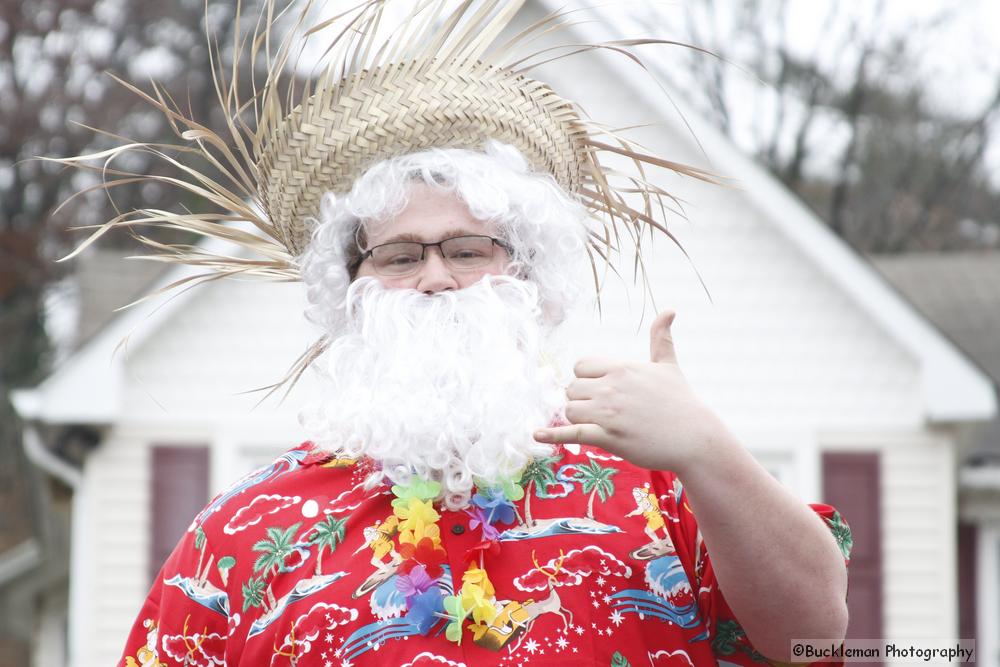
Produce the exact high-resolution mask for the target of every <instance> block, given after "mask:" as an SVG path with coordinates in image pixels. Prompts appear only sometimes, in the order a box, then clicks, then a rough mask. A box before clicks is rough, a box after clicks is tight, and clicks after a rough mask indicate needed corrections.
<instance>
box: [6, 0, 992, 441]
mask: <svg viewBox="0 0 1000 667" xmlns="http://www.w3.org/2000/svg"><path fill="white" fill-rule="evenodd" d="M538 4H539V6H540V8H542V9H543V10H545V11H557V10H559V9H560V8H561V4H560V3H559V2H556V0H538ZM591 11H592V12H593V13H594V14H596V15H597V17H598V18H599V19H600V20H599V21H597V22H596V23H597V24H600V25H602V26H603V28H604V29H603V30H601V31H600V33H598V32H597V28H596V27H595V22H583V21H579V22H576V23H575V24H574V27H573V28H572V30H574V31H576V32H577V34H578V36H579V37H581V38H582V40H583V41H585V42H599V41H602V40H605V39H607V38H608V37H609V35H608V33H607V30H610V31H611V32H612V33H615V32H617V33H618V34H617V35H612V37H615V36H617V37H624V36H625V35H626V33H627V32H629V30H628V29H627V27H626V26H624V25H623V24H622V22H621V19H620V17H618V16H616V14H617V12H609V11H608V9H607V7H596V8H593V9H592V10H591ZM596 55H597V57H601V58H604V57H609V56H608V55H607V54H605V53H598V54H596ZM609 64H610V66H612V67H615V68H616V72H620V75H621V76H620V81H621V82H622V85H623V86H628V87H629V88H630V92H631V94H633V95H635V96H641V97H645V98H647V99H648V101H649V103H650V104H651V105H653V106H654V108H655V107H663V102H664V100H663V98H662V96H663V93H662V92H661V91H660V90H659V89H658V88H657V87H656V86H651V85H649V79H648V75H647V74H646V72H644V71H643V70H641V69H640V68H639V67H637V66H636V65H634V64H633V63H631V62H627V61H626V60H625V59H624V58H621V57H620V56H619V57H618V58H616V59H614V60H610V61H609ZM647 65H649V66H650V67H652V68H653V69H654V70H655V68H656V67H657V61H655V60H654V59H652V58H650V59H648V62H647ZM660 66H663V65H662V64H660ZM660 78H661V81H662V80H664V78H663V77H662V76H661V77H660ZM671 103H672V105H673V107H674V108H676V109H677V110H678V111H679V113H680V115H681V116H683V118H684V120H685V122H686V123H687V124H688V126H689V127H690V129H691V131H692V132H693V134H694V135H695V136H697V138H698V141H699V142H700V144H701V146H702V147H703V148H704V150H705V153H706V154H707V155H709V156H711V158H712V160H713V162H714V165H713V169H714V170H715V171H722V172H724V175H725V176H727V177H730V178H731V179H733V180H734V181H736V183H737V184H738V185H739V186H741V189H742V191H743V194H744V196H745V197H746V199H747V203H748V205H750V206H754V207H756V208H758V209H759V210H760V211H762V212H763V216H762V217H763V218H764V219H766V220H767V221H768V222H769V223H771V224H773V225H774V226H775V227H776V228H777V229H778V230H779V231H780V232H781V233H783V234H784V235H785V236H786V237H787V238H788V239H789V240H790V241H791V242H792V243H794V244H795V245H796V246H797V247H798V249H799V250H800V251H801V252H802V253H803V255H804V256H806V257H808V258H809V259H810V260H811V261H812V262H813V264H814V265H815V266H816V267H817V268H818V270H820V271H822V272H824V273H825V274H826V275H828V276H829V277H830V279H831V280H832V281H833V282H834V283H835V284H837V285H838V286H839V287H840V288H841V289H842V290H843V291H844V292H845V293H846V294H847V295H848V296H850V297H851V298H852V299H853V300H854V301H855V302H856V303H857V305H858V306H859V307H860V308H862V309H863V310H865V311H866V312H867V313H868V315H869V317H870V318H871V319H872V321H873V322H875V323H876V324H878V325H880V326H882V327H883V328H884V329H885V330H886V331H887V332H888V333H889V334H890V335H891V336H892V337H893V338H894V339H895V340H896V341H898V342H899V344H900V345H901V346H902V347H903V348H904V349H906V350H907V351H908V352H909V353H910V354H911V355H912V356H913V357H914V358H915V359H916V360H917V361H918V363H919V366H920V368H921V371H922V376H921V389H922V393H923V396H924V405H925V410H926V414H927V416H928V419H929V420H930V421H967V420H972V421H983V420H987V419H990V418H992V417H993V416H994V414H995V413H996V396H995V393H994V391H993V383H992V381H991V380H990V378H989V377H988V376H987V375H986V374H985V373H984V372H983V371H982V370H981V369H980V368H979V367H978V366H977V365H976V364H974V363H972V362H971V361H970V360H969V359H968V358H967V357H966V356H965V355H964V354H963V353H962V352H961V351H960V350H959V349H958V348H957V347H956V346H955V345H954V344H953V343H952V342H951V341H949V340H948V339H947V338H946V337H945V336H943V335H942V334H941V332H940V331H939V330H938V329H937V328H935V327H934V326H932V325H931V324H930V323H929V322H928V321H927V319H926V318H925V317H923V316H922V315H921V314H920V313H919V312H918V311H917V310H916V309H915V308H914V307H913V306H912V305H911V304H910V303H909V302H908V301H906V299H904V298H902V297H901V296H900V295H899V294H898V293H897V292H896V291H895V290H893V289H892V288H891V287H890V286H889V285H888V284H887V282H886V281H885V280H884V279H883V278H882V277H881V276H880V274H879V273H878V272H877V271H876V270H875V269H874V268H872V267H871V266H870V265H869V264H868V263H867V262H866V261H865V260H864V259H863V258H862V257H859V256H858V255H857V254H856V253H855V252H854V251H853V250H851V249H850V248H849V247H848V246H847V245H846V244H845V243H844V242H843V241H842V240H840V239H839V238H838V237H837V236H835V235H834V234H833V232H831V231H830V230H829V228H828V227H827V226H826V225H825V224H823V222H822V221H821V220H819V219H818V218H817V217H816V216H815V215H814V214H813V213H812V212H811V211H810V210H809V209H808V208H807V207H806V206H805V205H804V204H803V203H802V202H801V201H800V200H799V199H798V198H797V197H796V196H795V195H793V194H792V193H791V192H789V190H788V189H787V188H786V187H784V186H783V185H782V184H781V183H780V182H778V180H777V179H775V178H774V177H773V176H771V175H770V174H769V173H768V172H767V171H766V170H765V169H764V168H763V167H762V166H760V165H758V164H757V163H755V162H754V161H753V160H752V159H750V158H749V157H747V156H746V155H744V154H743V153H741V152H740V151H739V150H738V149H737V148H736V147H735V146H734V145H733V144H732V143H731V142H730V141H729V140H728V139H727V138H725V137H724V136H723V135H722V134H721V133H720V132H719V131H718V130H716V129H715V128H714V127H713V126H712V125H711V124H710V123H708V122H707V121H705V120H704V119H702V118H701V116H700V115H699V114H697V113H695V112H694V111H693V110H692V109H691V108H689V107H688V106H687V105H686V103H685V102H684V101H683V99H682V98H681V96H680V95H673V96H672V100H671ZM192 273H194V271H193V270H192V269H190V268H187V267H176V268H174V269H172V270H171V271H170V272H168V274H167V275H165V276H164V277H162V279H161V280H160V281H159V283H160V284H167V283H169V282H172V281H174V280H178V279H180V278H182V277H184V276H187V275H191V274H192ZM196 291H197V290H187V291H184V292H183V293H181V294H179V295H177V296H175V297H174V298H172V299H170V300H169V301H166V302H163V300H151V301H153V302H146V303H144V304H141V305H139V306H137V307H135V308H130V309H128V310H127V311H125V312H123V313H121V314H120V315H119V317H117V318H116V319H114V320H112V322H111V323H110V324H109V325H108V326H107V327H105V329H104V330H103V331H101V333H100V334H99V335H97V336H95V337H94V338H93V339H91V341H89V343H88V344H87V345H85V346H84V347H83V348H82V349H81V350H80V351H79V352H78V353H77V354H76V355H74V356H73V357H72V358H71V359H70V360H69V362H68V363H67V364H66V365H64V366H63V368H61V369H60V370H58V371H56V372H55V373H54V374H53V375H52V376H50V377H49V378H48V379H46V380H45V381H44V382H43V383H42V384H41V385H39V386H38V387H36V388H35V389H32V390H23V391H20V392H15V393H14V395H13V399H14V403H15V406H16V407H17V409H18V411H19V412H20V413H21V414H22V416H24V417H29V418H38V419H44V420H46V421H71V422H72V421H77V422H90V423H95V422H96V423H107V422H110V421H112V420H113V419H114V418H115V416H116V411H117V406H118V405H119V400H118V392H119V391H120V382H121V381H120V376H121V373H109V372H108V367H107V366H108V360H109V359H110V358H111V356H112V354H111V353H112V352H113V350H114V349H115V347H116V345H117V344H118V341H119V340H121V339H122V338H123V337H124V335H126V334H127V333H129V332H130V331H131V330H132V329H134V328H135V327H136V325H137V324H138V323H139V322H140V321H141V320H142V319H144V318H146V317H148V316H149V314H150V313H151V312H152V309H153V308H156V307H157V306H160V305H162V307H163V308H162V310H161V311H160V312H159V313H157V320H156V322H157V323H158V324H162V323H163V322H164V321H166V318H168V317H169V315H170V313H171V312H172V311H173V310H174V309H176V308H180V307H182V306H183V304H184V303H186V301H187V300H188V299H190V298H192V294H193V293H194V292H196ZM153 329H154V327H153V326H144V327H140V328H139V329H138V330H137V335H138V339H136V338H133V341H132V344H133V345H136V344H138V343H140V342H141V340H142V338H144V337H146V336H148V335H149V334H150V332H151V330H153ZM113 363H116V364H121V355H119V356H118V357H116V361H115V362H113ZM95 377H98V378H101V381H100V382H99V383H96V384H95V382H94V378H95Z"/></svg>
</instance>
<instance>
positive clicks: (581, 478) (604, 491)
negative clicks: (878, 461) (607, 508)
mask: <svg viewBox="0 0 1000 667" xmlns="http://www.w3.org/2000/svg"><path fill="white" fill-rule="evenodd" d="M574 467H575V468H576V469H575V470H574V471H573V475H572V477H571V479H573V480H574V481H577V482H580V485H581V486H582V487H583V492H584V493H589V494H590V500H588V501H587V518H588V519H590V520H591V521H593V520H594V496H595V495H598V496H600V497H601V502H604V501H606V500H607V499H608V498H610V497H611V496H613V495H615V483H614V482H613V481H611V478H612V477H614V476H615V475H617V474H618V469H617V468H605V467H604V466H602V465H600V464H598V463H597V461H591V462H590V463H584V464H581V465H577V466H574Z"/></svg>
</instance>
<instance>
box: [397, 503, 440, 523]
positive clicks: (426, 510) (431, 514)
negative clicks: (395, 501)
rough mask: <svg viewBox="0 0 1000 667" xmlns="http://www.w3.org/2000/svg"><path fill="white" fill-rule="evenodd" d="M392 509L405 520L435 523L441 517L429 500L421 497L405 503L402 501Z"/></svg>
mask: <svg viewBox="0 0 1000 667" xmlns="http://www.w3.org/2000/svg"><path fill="white" fill-rule="evenodd" d="M392 511H393V513H394V514H395V515H396V516H398V517H399V518H400V519H401V520H403V521H423V522H424V523H434V522H435V521H437V520H438V518H439V517H440V515H439V514H438V513H437V512H436V511H435V510H434V505H432V504H431V502H430V501H429V500H420V499H419V498H411V499H410V501H409V502H408V503H406V504H405V505H404V504H402V503H400V504H399V505H395V506H393V508H392Z"/></svg>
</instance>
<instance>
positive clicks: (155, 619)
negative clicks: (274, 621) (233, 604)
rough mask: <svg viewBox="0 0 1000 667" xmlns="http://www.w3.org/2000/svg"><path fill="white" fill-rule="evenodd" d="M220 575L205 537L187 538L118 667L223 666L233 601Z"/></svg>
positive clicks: (195, 533)
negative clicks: (230, 606) (222, 583)
mask: <svg viewBox="0 0 1000 667" xmlns="http://www.w3.org/2000/svg"><path fill="white" fill-rule="evenodd" d="M199 570H201V571H199ZM219 576H220V573H219V570H218V568H216V567H215V565H214V564H213V557H212V554H211V553H210V549H209V544H208V540H207V539H206V538H205V534H204V532H202V531H201V529H200V528H198V529H196V530H194V531H189V532H187V533H185V535H184V537H183V538H182V539H181V541H180V542H179V543H178V544H177V546H176V547H175V548H174V551H173V552H172V553H171V555H170V557H169V558H167V561H166V563H164V565H163V568H162V569H161V570H160V572H159V574H157V576H156V579H155V581H154V582H153V586H152V588H151V589H150V591H149V595H148V596H147V597H146V600H145V601H144V602H143V604H142V608H141V609H140V611H139V615H138V616H137V617H136V619H135V622H134V623H133V624H132V629H131V631H130V632H129V635H128V640H127V642H126V644H125V650H124V651H123V653H122V657H121V660H119V662H118V667H145V666H146V665H153V666H155V667H170V666H173V665H198V666H199V667H221V666H222V665H224V664H225V653H226V638H227V635H228V628H229V600H228V596H227V594H226V592H225V590H222V589H221V588H219V587H218V586H217V584H218V583H220V582H219V581H218V578H219Z"/></svg>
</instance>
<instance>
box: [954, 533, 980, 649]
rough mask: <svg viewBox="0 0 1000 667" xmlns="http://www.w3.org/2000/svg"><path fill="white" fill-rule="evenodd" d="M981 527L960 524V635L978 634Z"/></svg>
mask: <svg viewBox="0 0 1000 667" xmlns="http://www.w3.org/2000/svg"><path fill="white" fill-rule="evenodd" d="M978 537H979V527H978V526H977V525H976V524H974V523H964V522H962V523H959V524H958V636H959V637H975V636H976V548H977V546H978V541H979V540H978Z"/></svg>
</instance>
